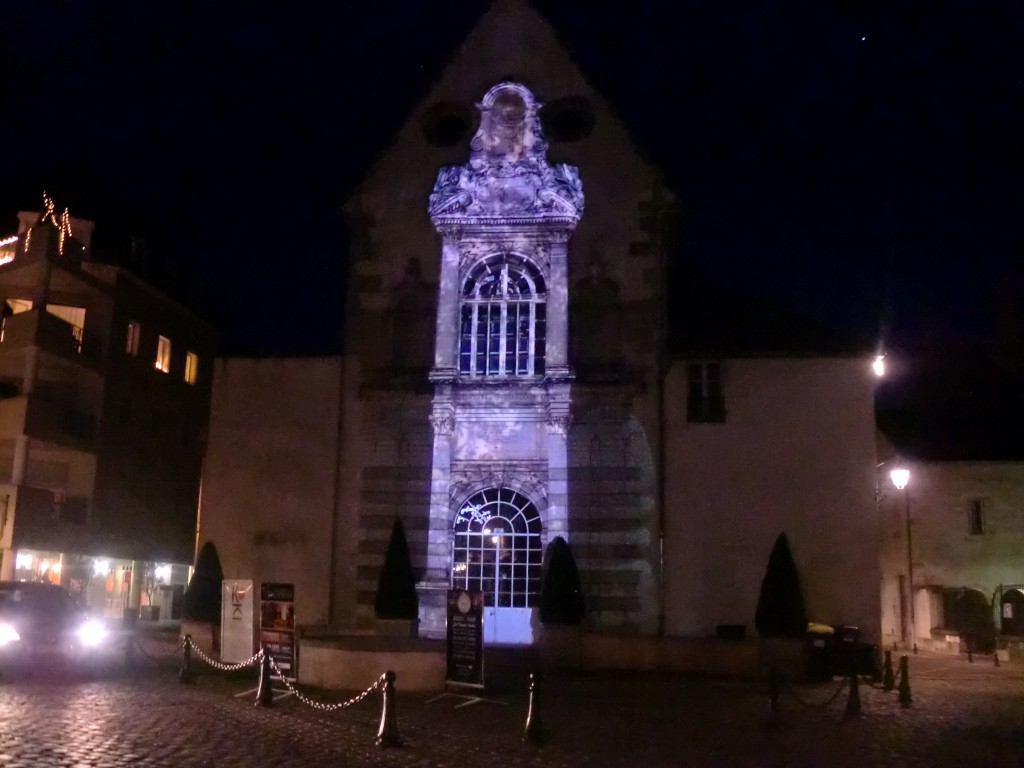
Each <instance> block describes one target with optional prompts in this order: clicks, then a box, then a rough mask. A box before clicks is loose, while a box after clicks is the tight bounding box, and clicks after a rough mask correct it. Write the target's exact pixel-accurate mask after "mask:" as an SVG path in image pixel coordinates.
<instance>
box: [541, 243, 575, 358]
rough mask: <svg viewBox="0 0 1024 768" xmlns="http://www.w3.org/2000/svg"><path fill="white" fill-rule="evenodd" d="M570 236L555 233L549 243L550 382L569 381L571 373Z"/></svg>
mask: <svg viewBox="0 0 1024 768" xmlns="http://www.w3.org/2000/svg"><path fill="white" fill-rule="evenodd" d="M568 244H569V232H553V233H551V240H550V248H551V251H550V254H551V256H550V262H549V266H548V286H547V288H548V300H547V305H548V306H547V354H546V357H545V367H546V370H547V375H548V377H549V378H568V377H569V376H570V372H569V265H568Z"/></svg>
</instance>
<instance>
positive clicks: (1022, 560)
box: [879, 461, 1024, 638]
mask: <svg viewBox="0 0 1024 768" xmlns="http://www.w3.org/2000/svg"><path fill="white" fill-rule="evenodd" d="M905 466H906V467H907V468H908V469H909V470H910V482H909V483H908V485H907V488H906V490H905V491H899V490H896V489H895V488H894V487H893V486H892V484H891V481H890V480H889V478H888V475H887V473H886V472H885V471H884V468H883V472H882V473H881V474H880V476H879V487H880V489H881V490H882V492H883V494H884V496H883V498H882V500H881V510H882V521H883V526H884V528H883V575H884V579H885V583H886V591H887V592H888V593H891V594H892V595H893V599H891V600H888V601H886V603H885V605H884V614H885V619H884V626H883V629H884V632H885V633H886V634H887V635H890V634H891V635H893V636H895V637H898V636H899V630H900V617H899V600H898V586H897V585H898V580H899V576H900V575H901V574H902V575H906V573H907V570H908V569H907V539H906V527H907V523H906V520H907V506H906V503H907V498H908V497H907V495H905V494H909V501H910V507H909V511H910V526H911V544H912V550H913V570H914V587H915V592H916V593H917V599H916V600H915V619H916V621H915V623H916V627H915V637H917V638H927V637H929V636H930V633H931V630H932V629H933V628H934V627H935V626H937V625H938V623H941V621H942V616H941V613H942V612H941V610H918V608H920V607H923V605H922V602H921V601H922V600H927V598H926V597H922V595H927V591H926V588H936V589H938V588H959V587H969V588H972V589H977V590H980V591H981V592H982V594H984V595H985V597H986V598H988V599H991V598H992V596H993V594H994V593H995V591H996V590H997V589H998V587H999V585H1000V584H1021V583H1024V554H1022V553H1024V462H957V461H949V462H937V461H936V462H926V461H911V462H908V463H906V462H905ZM973 498H980V499H984V500H985V530H984V533H982V534H980V535H972V534H971V533H969V529H968V502H969V500H970V499H973Z"/></svg>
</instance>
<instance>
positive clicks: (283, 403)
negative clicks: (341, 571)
mask: <svg viewBox="0 0 1024 768" xmlns="http://www.w3.org/2000/svg"><path fill="white" fill-rule="evenodd" d="M341 377H342V361H341V358H337V357H324V358H271V359H248V358H227V359H220V360H217V361H216V366H215V371H214V383H213V397H212V403H211V411H210V433H209V443H208V447H207V454H206V461H205V465H204V472H203V488H202V504H201V510H200V514H201V518H200V538H201V540H202V541H204V542H205V541H212V542H214V544H215V545H216V547H217V551H218V553H219V555H220V559H221V565H222V566H223V568H224V576H225V578H240V579H248V578H252V579H256V580H258V581H264V582H273V581H276V582H291V583H294V584H295V602H296V620H297V622H298V623H300V624H311V623H324V622H327V621H328V600H329V595H330V588H329V584H330V576H331V572H330V559H331V548H330V542H331V520H332V515H333V510H334V508H335V483H336V467H337V462H338V450H337V447H338V414H339V410H338V408H339V401H340V387H341ZM342 533H344V532H342Z"/></svg>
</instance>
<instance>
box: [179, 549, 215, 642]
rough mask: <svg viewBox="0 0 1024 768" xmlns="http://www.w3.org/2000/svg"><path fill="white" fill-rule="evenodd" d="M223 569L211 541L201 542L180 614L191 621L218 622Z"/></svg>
mask: <svg viewBox="0 0 1024 768" xmlns="http://www.w3.org/2000/svg"><path fill="white" fill-rule="evenodd" d="M223 581H224V571H223V569H222V568H221V567H220V557H219V556H218V555H217V548H216V547H215V546H214V545H213V542H212V541H208V542H206V543H205V544H203V546H202V548H201V549H200V550H199V557H198V558H196V569H195V571H193V572H192V580H191V581H189V583H188V589H186V590H185V595H184V598H183V600H182V607H181V615H182V618H184V619H189V620H191V621H206V622H209V623H211V624H220V590H221V583H222V582H223Z"/></svg>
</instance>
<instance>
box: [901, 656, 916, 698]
mask: <svg viewBox="0 0 1024 768" xmlns="http://www.w3.org/2000/svg"><path fill="white" fill-rule="evenodd" d="M899 698H900V706H901V707H903V708H904V709H906V708H907V707H909V706H910V703H911V702H912V701H913V699H912V698H911V697H910V666H909V664H908V663H907V657H906V656H900V691H899Z"/></svg>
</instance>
